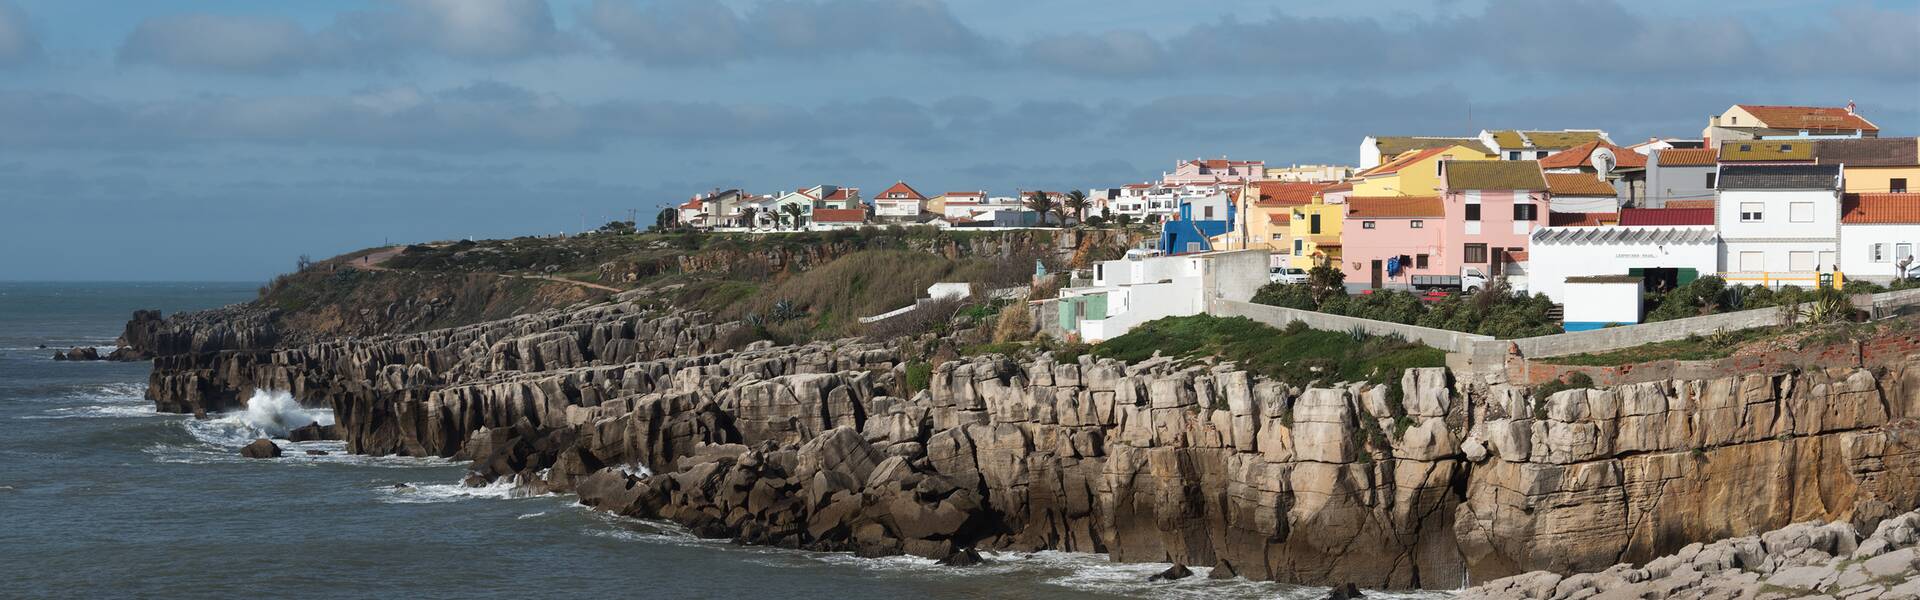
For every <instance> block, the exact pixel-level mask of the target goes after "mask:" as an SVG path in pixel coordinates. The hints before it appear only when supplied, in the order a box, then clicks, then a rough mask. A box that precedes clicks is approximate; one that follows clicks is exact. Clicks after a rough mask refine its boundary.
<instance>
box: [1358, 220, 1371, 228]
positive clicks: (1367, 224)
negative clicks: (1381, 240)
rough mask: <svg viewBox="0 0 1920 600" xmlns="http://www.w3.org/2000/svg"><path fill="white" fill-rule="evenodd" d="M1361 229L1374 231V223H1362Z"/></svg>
mask: <svg viewBox="0 0 1920 600" xmlns="http://www.w3.org/2000/svg"><path fill="white" fill-rule="evenodd" d="M1360 228H1361V229H1373V221H1361V222H1360Z"/></svg>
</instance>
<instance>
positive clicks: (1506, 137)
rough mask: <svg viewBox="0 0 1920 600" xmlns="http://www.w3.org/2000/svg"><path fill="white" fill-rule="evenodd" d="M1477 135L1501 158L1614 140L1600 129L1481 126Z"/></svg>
mask: <svg viewBox="0 0 1920 600" xmlns="http://www.w3.org/2000/svg"><path fill="white" fill-rule="evenodd" d="M1478 139H1479V140H1480V144H1481V145H1482V146H1486V148H1487V151H1489V152H1491V153H1493V155H1494V156H1495V157H1497V158H1499V159H1500V160H1539V159H1542V158H1546V157H1547V156H1548V155H1551V154H1553V153H1555V152H1560V151H1562V150H1566V149H1569V148H1572V147H1574V146H1579V145H1581V144H1585V143H1588V142H1592V141H1595V140H1599V141H1605V142H1607V143H1608V144H1609V145H1611V144H1612V143H1613V142H1612V141H1611V140H1608V139H1607V132H1605V131H1601V130H1598V129H1564V130H1560V131H1520V130H1513V129H1503V130H1499V131H1487V130H1482V131H1481V132H1480V135H1479V136H1478Z"/></svg>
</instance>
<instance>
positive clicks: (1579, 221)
mask: <svg viewBox="0 0 1920 600" xmlns="http://www.w3.org/2000/svg"><path fill="white" fill-rule="evenodd" d="M1619 222H1620V213H1611V212H1604V213H1583V212H1548V213H1547V226H1548V227H1599V226H1602V225H1614V224H1618V223H1619Z"/></svg>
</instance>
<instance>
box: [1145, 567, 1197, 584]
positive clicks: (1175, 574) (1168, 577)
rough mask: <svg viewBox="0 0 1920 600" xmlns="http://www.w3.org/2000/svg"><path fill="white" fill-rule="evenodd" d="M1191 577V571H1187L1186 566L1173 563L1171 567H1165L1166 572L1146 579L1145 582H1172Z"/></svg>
mask: <svg viewBox="0 0 1920 600" xmlns="http://www.w3.org/2000/svg"><path fill="white" fill-rule="evenodd" d="M1192 576H1193V570H1192V569H1188V568H1187V566H1186V565H1183V564H1180V563H1173V566H1171V567H1167V570H1165V571H1161V572H1159V573H1155V574H1154V575H1153V576H1152V577H1148V578H1147V581H1173V580H1175V579H1186V578H1188V577H1192Z"/></svg>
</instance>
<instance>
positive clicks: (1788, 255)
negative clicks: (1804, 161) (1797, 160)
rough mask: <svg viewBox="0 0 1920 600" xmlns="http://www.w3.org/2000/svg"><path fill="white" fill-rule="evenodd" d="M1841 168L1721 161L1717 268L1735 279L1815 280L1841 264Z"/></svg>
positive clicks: (1804, 282) (1759, 282)
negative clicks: (1719, 253)
mask: <svg viewBox="0 0 1920 600" xmlns="http://www.w3.org/2000/svg"><path fill="white" fill-rule="evenodd" d="M1843 178H1844V173H1843V172H1842V170H1841V167H1840V165H1722V166H1721V167H1720V177H1719V178H1718V185H1719V191H1720V198H1719V206H1718V207H1717V208H1716V210H1715V213H1714V224H1715V225H1716V226H1717V227H1718V228H1719V230H1720V238H1721V240H1722V244H1721V248H1722V251H1721V256H1720V271H1721V272H1722V273H1723V276H1724V277H1725V278H1726V279H1727V281H1728V282H1730V283H1742V284H1753V285H1766V286H1780V285H1797V286H1800V287H1804V288H1812V287H1815V286H1816V285H1818V283H1819V277H1818V275H1817V274H1818V273H1821V272H1832V271H1834V270H1835V268H1836V265H1837V264H1838V261H1839V238H1838V234H1839V231H1840V190H1841V182H1842V180H1843Z"/></svg>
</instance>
